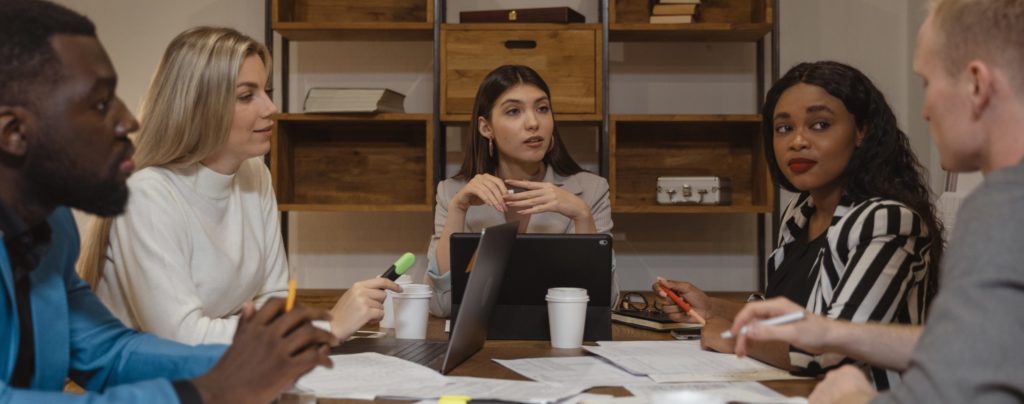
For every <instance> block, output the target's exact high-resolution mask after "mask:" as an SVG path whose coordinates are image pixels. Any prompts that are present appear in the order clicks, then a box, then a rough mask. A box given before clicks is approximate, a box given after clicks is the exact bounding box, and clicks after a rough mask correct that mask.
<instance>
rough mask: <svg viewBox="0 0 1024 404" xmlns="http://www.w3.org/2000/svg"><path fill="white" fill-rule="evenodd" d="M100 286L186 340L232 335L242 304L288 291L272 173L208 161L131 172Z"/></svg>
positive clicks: (111, 298) (138, 320) (123, 312)
mask: <svg viewBox="0 0 1024 404" xmlns="http://www.w3.org/2000/svg"><path fill="white" fill-rule="evenodd" d="M128 188H129V190H130V193H131V194H130V197H129V198H128V207H127V210H126V211H125V214H124V215H123V216H120V217H118V218H117V219H116V220H114V224H113V226H112V228H111V230H110V246H109V247H108V249H107V263H106V265H105V267H104V269H103V274H102V279H101V280H100V282H99V284H98V285H97V287H96V294H97V295H98V296H99V297H100V299H101V300H102V301H103V303H105V304H106V305H107V307H109V308H110V310H111V311H112V312H113V313H114V315H115V316H117V317H118V318H120V319H121V321H123V322H124V323H125V324H126V325H128V326H129V327H132V328H136V329H139V330H142V331H146V332H150V333H153V334H156V335H158V336H160V337H164V338H168V339H172V340H175V341H179V342H183V343H186V344H200V343H230V342H231V339H232V337H233V335H234V333H235V328H236V326H237V323H238V315H239V312H240V310H241V308H242V305H243V304H244V303H245V302H248V301H253V300H254V301H256V304H257V306H259V305H261V304H262V303H263V302H264V301H265V300H266V299H268V298H269V297H273V296H284V295H286V293H287V292H286V290H287V282H288V264H287V261H286V258H285V253H284V246H283V244H282V243H281V230H280V220H279V214H278V211H277V201H276V199H275V196H274V189H273V186H272V184H271V179H270V172H269V171H268V170H267V167H266V166H265V165H264V164H263V162H262V160H261V159H250V160H248V161H246V162H244V163H242V166H241V167H240V168H239V169H238V172H237V173H235V174H234V175H223V174H220V173H217V172H215V171H213V170H211V169H209V168H206V167H205V166H203V165H202V164H195V165H193V166H191V167H188V168H185V169H173V170H172V169H167V168H161V167H149V168H146V169H143V170H140V171H139V172H137V173H135V174H133V175H132V176H131V177H130V178H129V179H128Z"/></svg>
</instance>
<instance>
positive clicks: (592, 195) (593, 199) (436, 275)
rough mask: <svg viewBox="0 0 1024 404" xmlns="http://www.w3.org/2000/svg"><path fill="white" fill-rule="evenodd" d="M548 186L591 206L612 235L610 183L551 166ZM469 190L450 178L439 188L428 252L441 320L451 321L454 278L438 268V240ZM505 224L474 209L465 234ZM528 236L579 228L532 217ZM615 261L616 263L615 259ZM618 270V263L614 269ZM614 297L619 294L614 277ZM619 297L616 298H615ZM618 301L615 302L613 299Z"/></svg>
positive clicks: (434, 307) (564, 220) (559, 218)
mask: <svg viewBox="0 0 1024 404" xmlns="http://www.w3.org/2000/svg"><path fill="white" fill-rule="evenodd" d="M544 182H549V183H552V184H555V185H558V186H560V187H562V189H565V190H566V191H569V192H572V193H573V194H574V195H576V196H578V197H579V198H580V199H582V200H583V202H586V203H587V206H590V212H591V215H593V217H594V224H595V225H596V227H597V232H598V233H611V231H612V205H611V201H610V200H609V199H608V181H607V180H605V179H604V178H603V177H601V176H599V175H595V174H592V173H589V172H585V171H584V172H579V173H576V174H573V175H570V176H568V177H563V176H561V175H558V174H557V173H555V171H554V170H552V169H551V167H550V166H549V167H548V168H547V172H546V173H545V174H544ZM464 186H466V181H464V180H458V179H454V178H449V179H447V180H444V181H442V182H441V183H440V184H437V194H436V199H437V206H435V207H434V235H433V236H432V237H431V238H430V247H428V249H427V278H428V279H429V280H430V284H431V286H432V287H433V291H434V297H433V298H431V299H430V313H431V314H433V315H435V316H438V317H448V316H449V315H450V313H451V302H452V301H451V283H452V281H451V274H450V273H445V274H444V275H441V271H440V270H439V269H438V267H437V240H438V239H439V238H441V233H442V232H443V231H444V224H445V221H447V220H448V204H449V203H450V202H451V200H452V198H454V197H455V194H457V193H459V191H460V190H462V187H464ZM502 223H505V214H504V213H501V212H499V211H497V210H495V209H494V208H492V207H490V206H487V205H477V206H471V207H470V208H469V210H467V211H466V221H465V227H464V228H463V229H462V232H465V233H479V232H481V231H483V229H485V228H487V227H490V226H494V225H498V224H502ZM526 232H527V233H547V234H572V233H575V232H576V225H575V224H574V223H573V221H572V220H570V219H569V218H568V217H566V216H563V215H561V214H558V213H555V212H544V213H538V214H535V215H532V216H531V217H530V223H529V225H528V226H527V228H526ZM613 260H614V259H613ZM612 268H613V270H614V262H613V266H612ZM612 284H613V285H612V286H613V289H614V291H613V293H615V291H617V290H618V287H617V282H616V280H615V276H614V273H613V276H612ZM612 297H613V298H614V297H615V296H614V295H613V296H612ZM613 301H614V299H613Z"/></svg>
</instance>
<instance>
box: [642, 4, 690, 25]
mask: <svg viewBox="0 0 1024 404" xmlns="http://www.w3.org/2000/svg"><path fill="white" fill-rule="evenodd" d="M699 7H700V0H658V4H655V5H654V8H652V9H651V24H689V23H691V22H696V21H697V9H698V8H699Z"/></svg>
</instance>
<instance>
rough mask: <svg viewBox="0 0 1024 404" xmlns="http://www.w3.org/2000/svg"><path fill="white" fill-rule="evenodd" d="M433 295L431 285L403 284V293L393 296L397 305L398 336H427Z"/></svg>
mask: <svg viewBox="0 0 1024 404" xmlns="http://www.w3.org/2000/svg"><path fill="white" fill-rule="evenodd" d="M431 295H432V293H431V292H430V285H424V284H415V283H412V284H408V285H404V286H402V293H396V294H395V295H394V296H392V299H394V300H393V302H394V306H395V308H394V310H395V337H396V338H401V339H425V338H427V317H428V316H429V315H430V296H431Z"/></svg>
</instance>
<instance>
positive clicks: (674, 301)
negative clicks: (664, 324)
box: [652, 276, 709, 324]
mask: <svg viewBox="0 0 1024 404" xmlns="http://www.w3.org/2000/svg"><path fill="white" fill-rule="evenodd" d="M652 288H653V289H654V292H655V293H656V295H655V299H656V300H657V301H658V305H659V306H660V307H661V310H662V311H664V312H665V314H668V316H669V318H670V319H672V321H676V322H687V323H700V324H704V323H706V321H705V320H704V316H703V315H701V312H704V313H707V311H708V306H709V299H708V297H707V295H705V294H704V292H702V291H701V290H700V289H697V288H696V287H695V286H693V285H691V284H690V283H688V282H677V281H669V280H666V279H665V278H662V277H660V276H659V277H658V282H657V283H655V284H654V285H653V287H652Z"/></svg>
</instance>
